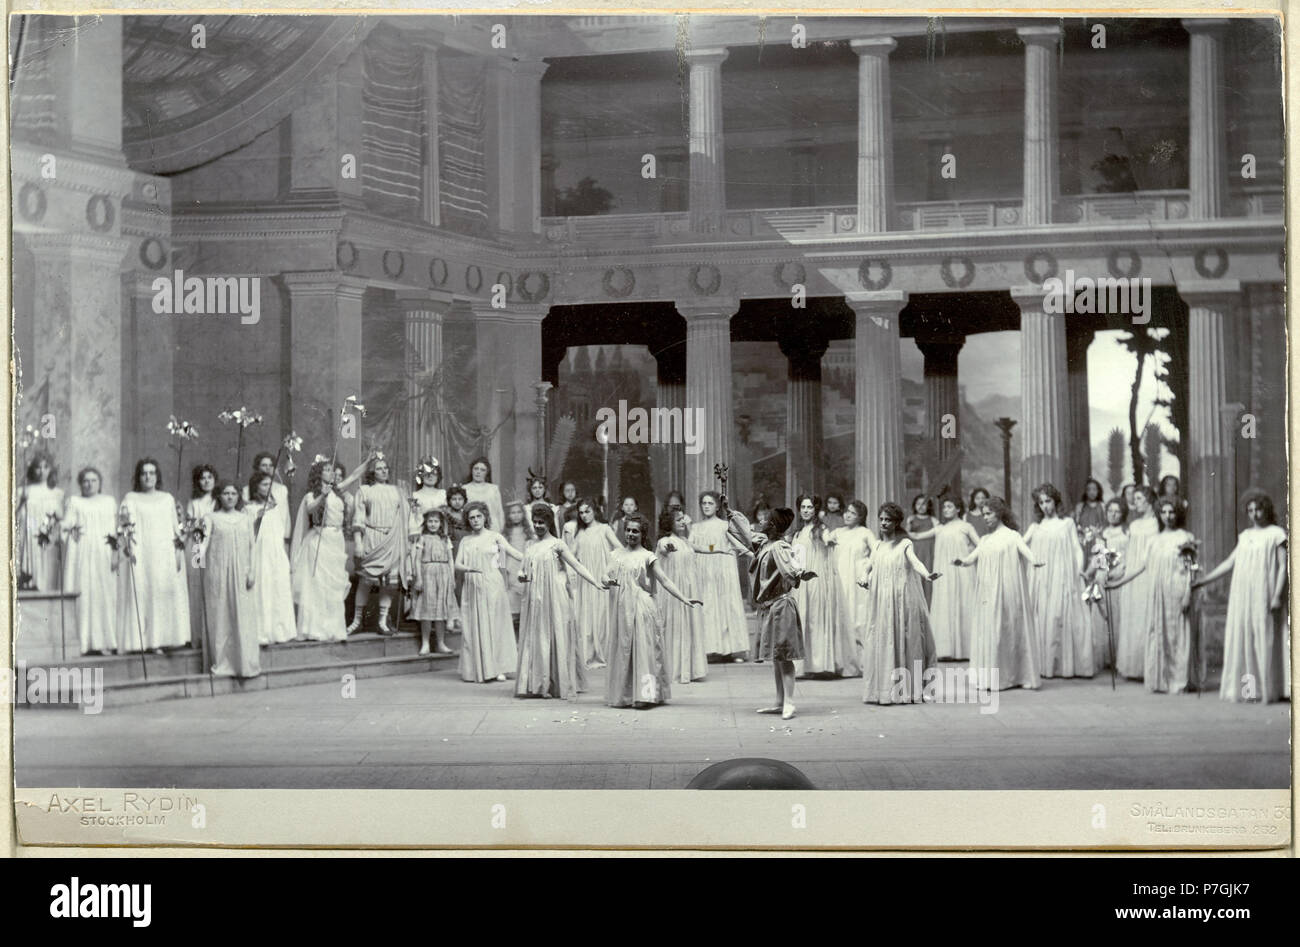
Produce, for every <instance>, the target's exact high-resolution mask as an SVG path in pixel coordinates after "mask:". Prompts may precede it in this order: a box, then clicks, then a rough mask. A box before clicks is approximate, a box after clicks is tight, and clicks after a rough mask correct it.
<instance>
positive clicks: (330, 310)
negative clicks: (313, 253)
mask: <svg viewBox="0 0 1300 947" xmlns="http://www.w3.org/2000/svg"><path fill="white" fill-rule="evenodd" d="M281 279H282V280H283V282H284V285H285V288H286V289H287V290H288V293H289V353H288V358H289V414H290V423H289V426H290V428H291V429H292V430H294V431H295V432H297V433H298V434H299V435H301V436H302V438H303V456H304V457H314V456H315V455H316V454H329V453H330V452H331V450H332V449H333V448H334V446H335V441H336V440H337V447H338V459H339V462H340V463H342V464H343V465H344V466H346V467H347V468H348V470H349V472H350V471H351V470H352V469H353V468H354V467H356V465H357V464H358V463H359V462H360V460H361V440H362V433H361V432H362V429H363V428H364V426H365V419H364V418H360V417H358V418H357V419H356V435H357V436H356V437H352V438H342V439H340V438H339V412H340V411H341V410H342V408H343V400H344V399H345V398H347V397H348V396H349V395H356V396H357V397H358V398H360V399H361V402H362V404H364V403H365V393H364V391H363V390H362V387H361V384H362V378H361V309H362V306H361V303H362V297H363V296H364V295H365V290H366V282H365V280H363V279H359V278H357V277H354V276H346V275H344V274H343V273H339V272H337V271H334V270H308V271H299V272H291V273H284V274H283V275H282V276H281Z"/></svg>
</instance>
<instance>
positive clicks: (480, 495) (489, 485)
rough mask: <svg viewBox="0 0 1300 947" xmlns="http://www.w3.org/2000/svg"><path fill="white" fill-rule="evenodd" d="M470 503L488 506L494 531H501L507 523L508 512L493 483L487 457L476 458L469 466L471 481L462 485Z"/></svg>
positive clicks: (490, 465) (498, 489)
mask: <svg viewBox="0 0 1300 947" xmlns="http://www.w3.org/2000/svg"><path fill="white" fill-rule="evenodd" d="M461 486H463V487H464V488H465V497H466V499H467V500H468V502H470V503H483V504H485V505H486V506H487V512H488V519H489V520H490V521H491V522H492V524H493V525H492V528H493V529H500V528H501V525H502V524H503V523H505V521H506V511H505V508H504V507H503V505H502V503H501V490H500V488H499V487H497V485H496V484H495V483H493V482H492V462H491V461H489V460H488V459H487V458H486V457H475V458H474V460H472V461H471V462H470V465H469V479H468V480H466V481H465V482H464V483H463V484H461Z"/></svg>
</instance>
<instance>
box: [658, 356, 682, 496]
mask: <svg viewBox="0 0 1300 947" xmlns="http://www.w3.org/2000/svg"><path fill="white" fill-rule="evenodd" d="M655 365H656V367H657V384H656V386H655V407H656V408H664V409H667V410H668V411H680V412H682V421H683V423H684V422H685V420H686V416H685V412H686V405H687V401H686V344H685V340H683V341H682V343H681V344H678V345H669V346H666V347H665V348H663V349H661V350H660V351H658V352H656V353H655ZM655 451H656V452H657V453H658V454H659V469H660V470H662V472H663V478H664V482H663V483H662V484H660V485H659V486H660V489H659V490H657V491H656V492H657V493H658V499H662V498H663V497H664V496H666V495H667V494H668V491H669V490H684V488H685V486H686V444H685V443H680V444H679V443H671V444H660V445H659V446H658V447H657V448H655ZM687 505H688V506H689V505H690V497H687Z"/></svg>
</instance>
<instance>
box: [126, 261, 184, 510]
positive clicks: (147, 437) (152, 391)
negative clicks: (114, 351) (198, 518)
mask: <svg viewBox="0 0 1300 947" xmlns="http://www.w3.org/2000/svg"><path fill="white" fill-rule="evenodd" d="M166 272H167V271H166V270H164V271H162V273H160V272H157V271H149V270H135V271H133V272H131V273H128V274H125V275H124V276H123V278H122V283H123V286H124V288H125V290H126V297H125V300H124V302H125V305H126V308H125V309H123V311H122V336H123V339H122V341H123V345H122V449H121V458H122V467H121V469H122V470H124V471H128V476H129V472H130V471H131V470H132V469H133V465H134V464H135V461H136V460H137V459H138V458H140V457H157V458H158V459H159V460H161V459H162V458H163V457H164V456H166V452H167V444H168V442H169V441H170V439H171V438H170V436H169V435H168V433H167V420H168V417H169V415H172V414H177V413H178V412H177V409H176V405H175V402H174V391H175V389H174V387H173V386H174V379H173V371H174V367H175V362H176V328H177V326H176V320H177V319H178V318H184V317H178V316H172V315H166V314H163V315H159V314H158V313H156V312H154V311H153V299H154V295H155V293H154V289H153V281H154V280H155V279H156V278H157V277H158V276H160V275H163V274H164V273H166ZM191 318H192V317H191ZM184 420H187V421H191V422H193V423H194V424H195V425H196V426H197V425H198V422H197V421H196V420H195V419H194V418H192V417H188V416H185V417H184ZM199 431H200V432H201V433H206V432H204V431H203V429H202V428H201V427H200V428H199ZM190 454H191V455H192V454H193V451H190ZM182 481H183V482H184V483H188V482H189V481H188V480H185V479H184V477H182ZM172 485H173V486H174V481H173V482H172ZM104 489H105V491H107V490H108V485H107V484H105V485H104ZM167 489H169V490H170V489H171V487H170V486H169V487H167Z"/></svg>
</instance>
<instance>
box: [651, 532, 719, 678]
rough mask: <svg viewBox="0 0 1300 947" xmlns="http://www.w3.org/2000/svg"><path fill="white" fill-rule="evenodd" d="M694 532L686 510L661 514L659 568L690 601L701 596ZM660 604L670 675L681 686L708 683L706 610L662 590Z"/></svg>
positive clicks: (657, 550) (656, 551)
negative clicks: (705, 637)
mask: <svg viewBox="0 0 1300 947" xmlns="http://www.w3.org/2000/svg"><path fill="white" fill-rule="evenodd" d="M690 529H691V518H690V517H689V516H687V515H686V511H685V510H683V509H682V508H681V507H680V506H669V507H666V508H665V509H664V511H663V512H662V513H660V514H659V542H658V543H656V544H655V556H656V557H657V559H658V562H659V567H660V568H661V569H662V570H663V573H664V575H666V576H668V578H670V579H672V580H673V583H674V584H675V585H676V586H677V588H678V589H680V590H681V593H682V594H683V595H685V596H686V597H687V598H688V599H690V598H698V597H699V592H698V585H699V554H698V553H697V552H696V551H695V547H694V546H692V545H691V541H690ZM658 602H659V611H660V613H661V614H662V615H663V617H664V648H665V649H666V651H667V654H668V662H669V671H670V676H671V677H672V678H673V680H675V681H677V682H678V683H680V684H689V683H691V681H702V680H704V678H705V677H707V676H708V670H709V660H708V655H707V654H706V653H705V651H704V626H703V624H702V622H703V620H704V615H703V610H702V609H698V608H691V607H690V606H687V605H683V604H682V603H681V602H679V601H677V599H675V598H673V597H672V596H671V595H669V594H668V593H667V592H666V591H664V590H663V589H662V588H661V589H660V590H659V595H658Z"/></svg>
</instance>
